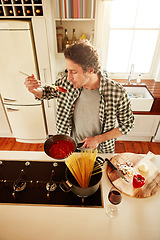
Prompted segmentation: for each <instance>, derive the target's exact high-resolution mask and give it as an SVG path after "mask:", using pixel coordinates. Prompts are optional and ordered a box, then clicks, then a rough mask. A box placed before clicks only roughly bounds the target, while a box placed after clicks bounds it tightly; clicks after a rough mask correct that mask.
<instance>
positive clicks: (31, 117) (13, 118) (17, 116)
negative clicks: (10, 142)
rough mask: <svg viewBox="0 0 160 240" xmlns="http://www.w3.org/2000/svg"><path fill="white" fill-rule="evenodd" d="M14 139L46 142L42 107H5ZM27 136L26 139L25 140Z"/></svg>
mask: <svg viewBox="0 0 160 240" xmlns="http://www.w3.org/2000/svg"><path fill="white" fill-rule="evenodd" d="M5 108H6V111H7V114H8V118H9V121H10V124H11V128H12V131H13V135H14V137H15V138H16V139H17V141H21V142H44V141H45V136H46V133H45V124H44V119H43V112H42V106H41V105H35V106H13V105H5ZM24 136H25V139H24Z"/></svg>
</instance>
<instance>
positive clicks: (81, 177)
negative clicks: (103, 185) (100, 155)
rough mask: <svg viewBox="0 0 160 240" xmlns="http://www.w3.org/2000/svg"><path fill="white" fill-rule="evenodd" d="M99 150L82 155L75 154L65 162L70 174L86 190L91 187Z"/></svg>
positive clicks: (85, 152)
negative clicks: (90, 183)
mask: <svg viewBox="0 0 160 240" xmlns="http://www.w3.org/2000/svg"><path fill="white" fill-rule="evenodd" d="M97 152H98V151H97V150H95V151H94V152H93V151H92V150H86V151H82V152H81V153H80V154H76V153H73V154H72V155H71V156H69V157H68V159H67V160H66V161H65V163H66V165H67V167H68V168H69V170H70V172H71V173H72V175H73V176H74V178H75V179H76V181H77V182H78V184H79V185H80V186H81V187H83V188H85V187H88V186H89V182H90V178H91V175H92V172H93V169H94V165H95V161H96V156H97Z"/></svg>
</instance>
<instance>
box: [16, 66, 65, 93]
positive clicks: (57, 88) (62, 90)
mask: <svg viewBox="0 0 160 240" xmlns="http://www.w3.org/2000/svg"><path fill="white" fill-rule="evenodd" d="M19 72H20V73H21V74H23V75H25V76H27V77H30V75H28V74H27V73H24V72H21V71H19ZM37 81H38V82H39V83H44V84H45V85H46V86H49V87H53V88H54V89H56V90H58V91H60V92H63V93H66V92H67V90H66V89H65V88H62V87H59V86H56V85H49V84H46V83H45V82H43V81H41V80H39V79H37Z"/></svg>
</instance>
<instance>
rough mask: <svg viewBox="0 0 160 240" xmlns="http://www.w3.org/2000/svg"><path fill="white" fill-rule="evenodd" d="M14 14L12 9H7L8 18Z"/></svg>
mask: <svg viewBox="0 0 160 240" xmlns="http://www.w3.org/2000/svg"><path fill="white" fill-rule="evenodd" d="M13 15H14V13H13V9H12V8H9V9H8V16H13Z"/></svg>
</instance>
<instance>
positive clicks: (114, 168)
mask: <svg viewBox="0 0 160 240" xmlns="http://www.w3.org/2000/svg"><path fill="white" fill-rule="evenodd" d="M97 160H99V162H102V163H103V162H107V163H108V165H109V166H110V167H111V168H112V170H113V171H115V172H116V173H117V175H118V176H119V177H121V178H122V179H124V180H125V181H126V182H129V181H128V180H127V179H126V178H125V176H124V175H123V174H122V173H121V172H120V171H119V170H118V169H117V168H116V167H115V166H114V165H113V164H112V163H111V161H110V160H109V159H108V158H105V160H103V158H101V157H97Z"/></svg>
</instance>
